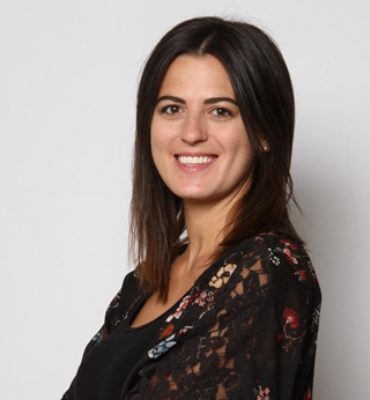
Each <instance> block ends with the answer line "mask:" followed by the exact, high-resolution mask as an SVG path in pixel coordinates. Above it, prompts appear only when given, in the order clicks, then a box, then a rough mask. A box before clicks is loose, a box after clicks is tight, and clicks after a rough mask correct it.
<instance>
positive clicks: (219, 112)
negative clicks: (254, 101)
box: [212, 107, 232, 118]
mask: <svg viewBox="0 0 370 400" xmlns="http://www.w3.org/2000/svg"><path fill="white" fill-rule="evenodd" d="M212 114H213V115H214V116H216V117H218V118H227V117H231V116H232V112H231V111H229V110H228V109H226V108H223V107H217V108H215V109H214V110H212Z"/></svg>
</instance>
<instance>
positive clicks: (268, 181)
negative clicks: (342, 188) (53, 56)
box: [130, 17, 303, 301]
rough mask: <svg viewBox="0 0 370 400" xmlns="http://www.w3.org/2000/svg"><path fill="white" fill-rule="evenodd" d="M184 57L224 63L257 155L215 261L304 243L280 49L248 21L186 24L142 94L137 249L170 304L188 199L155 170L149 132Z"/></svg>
mask: <svg viewBox="0 0 370 400" xmlns="http://www.w3.org/2000/svg"><path fill="white" fill-rule="evenodd" d="M182 54H192V55H197V56H202V55H205V54H210V55H212V56H214V57H216V58H217V59H218V60H219V61H220V62H221V63H222V64H223V66H224V68H225V70H226V71H227V73H228V75H229V78H230V81H231V84H232V87H233V89H234V93H235V96H236V101H237V103H238V106H239V109H240V113H241V116H242V119H243V122H244V124H245V127H246V130H247V132H248V135H249V139H250V141H251V145H252V147H253V150H254V153H255V165H254V169H253V172H252V174H253V175H252V183H251V186H250V188H249V190H248V192H247V193H246V194H245V196H244V197H243V198H241V199H240V201H239V202H238V204H236V206H235V207H234V209H233V210H232V215H231V219H230V223H229V225H228V228H229V230H228V233H227V235H226V236H225V238H224V240H223V241H222V243H221V244H220V246H219V249H217V251H216V252H215V254H214V258H217V257H218V256H220V255H221V254H222V252H224V251H225V250H227V249H228V248H230V247H231V246H233V245H235V244H237V243H240V242H241V241H243V240H245V239H246V238H248V237H252V236H253V235H256V234H258V233H261V232H266V231H271V230H273V231H278V232H283V233H284V234H286V235H288V236H289V237H291V238H292V239H295V240H297V241H298V242H300V243H303V241H302V240H301V238H300V237H299V236H298V234H297V233H296V231H295V229H294V227H293V225H292V223H291V222H290V219H289V213H288V202H289V200H290V199H291V198H293V183H292V179H291V176H290V172H289V170H290V160H291V151H292V142H293V132H294V95H293V89H292V84H291V81H290V77H289V72H288V69H287V66H286V64H285V62H284V59H283V57H282V55H281V53H280V51H279V49H278V48H277V46H276V44H274V42H273V40H272V39H271V38H270V37H269V36H268V35H267V34H266V33H264V32H263V31H262V30H260V29H259V28H257V27H256V26H253V25H251V24H249V23H246V22H241V21H231V20H225V19H222V18H219V17H201V18H194V19H190V20H187V21H184V22H182V23H180V24H178V25H176V26H175V27H174V28H172V29H171V30H170V31H169V32H167V33H166V34H165V35H164V36H163V38H162V39H161V40H160V41H159V43H158V44H157V45H156V47H155V48H154V50H153V51H152V53H151V55H150V56H149V58H148V60H147V62H146V65H145V68H144V70H143V72H142V76H141V80H140V84H139V88H138V95H137V111H136V112H137V116H136V118H137V119H136V141H135V153H134V165H133V194H132V201H131V233H130V244H131V246H130V249H131V254H134V255H135V256H136V257H135V262H137V263H138V265H137V273H138V275H139V278H140V283H141V285H142V287H143V288H145V290H147V291H149V292H151V293H152V292H154V291H158V292H159V297H160V299H162V300H163V301H166V299H167V295H168V283H169V271H170V266H171V263H172V262H173V261H174V259H175V258H176V256H177V255H178V254H179V252H180V248H181V246H182V245H183V244H184V240H181V239H182V234H183V233H184V232H185V229H186V227H185V221H184V216H183V209H182V201H181V199H180V198H178V197H177V196H176V195H175V194H173V193H172V192H171V191H170V190H169V189H168V187H167V186H166V185H165V183H164V182H163V180H162V178H161V177H160V175H159V173H158V171H157V169H156V167H155V165H154V161H153V158H152V155H151V147H150V126H151V120H152V116H153V112H154V107H155V103H156V100H157V96H158V93H159V90H160V87H161V84H162V81H163V79H164V76H165V74H166V72H167V70H168V68H169V66H170V64H171V63H172V61H173V60H174V59H175V58H176V57H177V56H179V55H182ZM262 138H263V139H264V140H265V141H267V143H268V144H269V147H270V151H269V152H268V153H266V152H265V151H263V149H262V145H261V139H262ZM293 200H294V198H293ZM180 237H181V238H180Z"/></svg>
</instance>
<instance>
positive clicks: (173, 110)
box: [159, 104, 180, 115]
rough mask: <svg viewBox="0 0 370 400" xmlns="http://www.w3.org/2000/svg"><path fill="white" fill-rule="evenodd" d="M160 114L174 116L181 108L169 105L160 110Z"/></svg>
mask: <svg viewBox="0 0 370 400" xmlns="http://www.w3.org/2000/svg"><path fill="white" fill-rule="evenodd" d="M159 111H160V113H161V114H165V115H174V114H176V113H178V112H179V111H180V106H178V105H176V104H169V105H167V106H163V107H161V108H160V110H159Z"/></svg>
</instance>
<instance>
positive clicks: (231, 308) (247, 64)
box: [63, 17, 321, 400]
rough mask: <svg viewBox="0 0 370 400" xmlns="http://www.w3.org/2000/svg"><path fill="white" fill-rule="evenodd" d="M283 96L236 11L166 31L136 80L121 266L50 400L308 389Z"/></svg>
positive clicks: (314, 310) (278, 60) (301, 273)
mask: <svg viewBox="0 0 370 400" xmlns="http://www.w3.org/2000/svg"><path fill="white" fill-rule="evenodd" d="M293 131H294V97H293V90H292V85H291V81H290V77H289V73H288V69H287V67H286V65H285V62H284V60H283V58H282V56H281V54H280V51H279V50H278V48H277V46H276V45H275V44H274V43H273V41H272V40H271V39H270V38H269V37H268V36H267V35H266V34H265V33H264V32H262V31H261V30H260V29H258V28H257V27H255V26H253V25H250V24H248V23H245V22H235V21H228V20H225V19H221V18H216V17H204V18H195V19H191V20H188V21H185V22H183V23H180V24H179V25H177V26H175V27H174V28H173V29H171V30H170V31H169V32H168V33H167V34H166V35H165V36H164V37H163V38H162V39H161V40H160V42H159V43H158V44H157V46H156V47H155V48H154V50H153V52H152V54H151V55H150V57H149V59H148V61H147V63H146V65H145V68H144V71H143V74H142V77H141V81H140V85H139V90H138V99H137V124H136V142H135V158H134V169H133V172H134V173H133V175H134V176H133V197H132V205H131V207H132V209H131V212H132V214H131V216H132V236H131V245H132V252H133V255H134V256H135V262H136V267H135V269H134V271H132V272H130V273H129V274H127V275H126V277H125V279H124V282H123V285H122V287H121V289H120V291H119V293H118V294H117V296H116V297H115V298H114V299H113V301H112V302H111V304H110V306H109V307H108V309H107V312H106V315H105V321H104V325H103V326H102V328H101V329H100V330H99V331H98V333H97V334H96V335H95V336H94V338H93V339H92V340H91V341H90V342H89V344H88V345H87V347H86V349H85V352H84V354H83V358H82V362H81V365H80V367H79V369H78V372H77V374H76V377H75V379H74V380H73V382H72V384H71V386H70V388H69V390H68V391H67V392H66V393H65V395H64V397H63V399H64V400H72V399H73V400H87V399H89V400H103V399H104V400H106V399H110V400H119V399H121V400H123V399H126V400H128V399H144V400H146V399H147V400H149V399H160V400H163V399H178V400H181V399H184V400H185V399H189V400H197V399H198V400H208V399H217V400H221V399H235V400H237V399H240V400H241V399H243V400H252V399H253V400H269V399H274V400H308V399H312V389H313V377H314V363H315V354H316V340H317V334H318V324H319V312H320V305H321V290H320V286H319V284H318V280H317V277H316V274H315V270H314V268H313V266H312V264H311V261H310V258H309V256H308V254H307V252H306V251H305V248H304V243H303V241H302V239H301V238H300V237H299V235H298V234H297V232H296V231H295V229H294V227H293V225H292V223H291V222H290V219H289V213H288V202H289V201H290V200H291V199H292V198H293V185H292V180H291V177H290V173H289V168H290V159H291V150H292V141H293Z"/></svg>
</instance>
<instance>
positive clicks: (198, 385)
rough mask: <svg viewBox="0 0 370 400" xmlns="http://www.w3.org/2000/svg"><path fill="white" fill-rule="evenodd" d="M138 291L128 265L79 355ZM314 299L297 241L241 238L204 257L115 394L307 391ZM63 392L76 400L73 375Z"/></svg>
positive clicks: (252, 397)
mask: <svg viewBox="0 0 370 400" xmlns="http://www.w3.org/2000/svg"><path fill="white" fill-rule="evenodd" d="M145 296H146V294H145V293H143V292H141V291H140V290H139V287H138V282H137V278H136V275H135V272H131V273H129V274H127V276H126V278H125V280H124V283H123V286H122V288H121V290H120V291H119V293H118V294H117V295H116V297H115V298H114V299H113V301H112V302H111V304H110V306H109V307H108V310H107V312H106V316H105V322H104V325H103V327H102V328H101V329H100V330H99V332H98V333H97V334H96V335H95V336H94V338H93V339H92V340H91V341H90V342H89V344H88V345H87V347H86V349H85V352H84V355H83V360H82V363H83V362H84V360H86V359H87V357H89V354H92V352H93V350H94V348H95V349H96V348H98V346H101V344H102V343H103V342H104V341H107V340H108V338H109V337H110V336H112V335H113V332H114V331H116V330H117V329H118V328H119V327H120V326H121V327H122V326H124V325H122V324H124V323H125V322H124V321H127V320H129V321H130V320H131V319H132V316H133V313H134V312H135V310H137V305H138V304H139V303H142V301H143V299H144V298H145ZM320 305H321V291H320V286H319V283H318V280H317V277H316V274H315V271H314V268H313V266H312V264H311V261H310V258H309V256H308V255H307V253H306V252H305V250H304V248H303V247H302V246H300V245H298V244H296V243H294V242H292V241H291V240H290V239H288V238H285V237H282V236H281V235H276V234H274V233H264V234H260V235H258V236H256V237H253V238H250V239H247V240H245V241H243V242H242V243H240V244H239V245H238V246H236V247H234V248H233V249H231V250H229V251H228V252H226V253H225V254H224V255H223V256H222V257H221V258H220V259H219V260H217V261H216V262H214V263H213V264H212V265H210V266H209V268H207V269H206V270H205V271H204V272H203V273H202V275H201V276H200V277H199V278H198V279H197V280H196V282H195V283H194V286H193V287H192V288H191V289H190V290H189V291H188V292H187V293H186V294H185V295H184V297H183V298H182V299H180V301H179V302H178V303H177V305H176V307H174V308H173V309H172V310H171V312H169V313H168V315H166V318H164V319H163V320H162V323H161V324H160V326H158V327H157V331H156V332H155V337H154V338H153V339H152V341H151V343H150V345H149V346H148V348H147V350H145V352H144V354H143V355H142V356H141V357H140V358H139V359H138V360H137V362H136V363H135V365H132V366H131V369H130V372H129V373H128V374H125V376H123V375H122V382H121V383H120V385H121V395H120V398H121V399H122V400H123V399H124V400H139V399H140V400H149V399H150V400H152V399H160V400H166V399H174V400H175V399H178V400H185V399H188V400H208V399H209V400H211V399H212V400H213V399H215V400H221V399H233V400H237V399H240V400H241V399H243V400H311V399H312V388H313V376H314V364H315V354H316V340H317V334H318V326H319V312H320ZM97 385H98V386H99V383H98V384H97ZM62 400H77V399H75V398H74V397H73V383H72V385H71V387H70V389H69V390H68V391H67V392H66V393H65V394H64V396H63V399H62Z"/></svg>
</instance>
